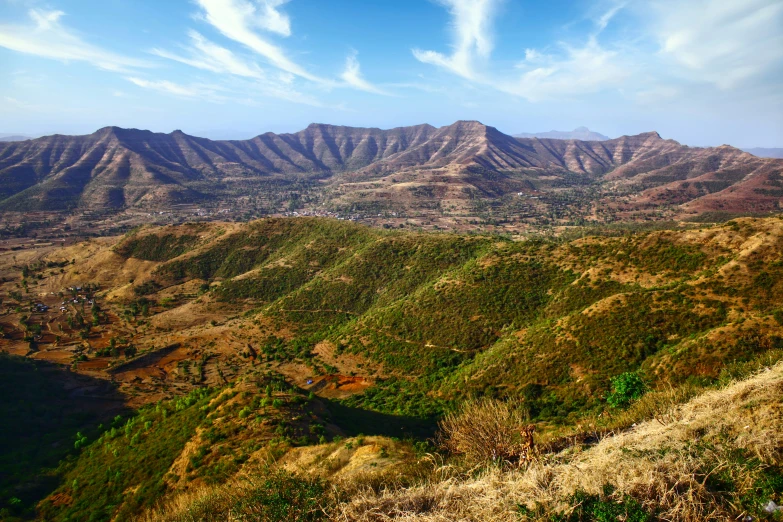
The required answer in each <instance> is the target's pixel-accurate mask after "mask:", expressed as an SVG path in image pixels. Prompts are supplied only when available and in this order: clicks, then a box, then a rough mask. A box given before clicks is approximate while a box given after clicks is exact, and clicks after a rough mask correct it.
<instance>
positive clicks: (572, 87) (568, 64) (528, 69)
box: [497, 39, 632, 102]
mask: <svg viewBox="0 0 783 522" xmlns="http://www.w3.org/2000/svg"><path fill="white" fill-rule="evenodd" d="M563 48H564V50H565V56H562V57H553V56H548V55H542V54H540V53H537V52H535V53H534V54H533V58H534V59H532V60H531V59H530V58H529V56H530V53H526V58H528V59H527V60H526V63H522V64H520V65H519V66H518V68H521V69H523V70H524V72H523V73H522V76H521V77H520V78H519V79H517V80H512V81H503V82H499V83H498V84H497V87H498V88H499V89H501V90H503V91H505V92H508V93H510V94H514V95H517V96H521V97H523V98H525V99H527V100H529V101H533V102H536V101H542V100H548V99H557V98H568V97H572V96H578V95H582V94H588V93H594V92H598V91H601V90H604V89H607V88H617V87H619V86H620V85H621V84H622V82H623V81H624V80H625V79H626V78H628V77H629V76H630V75H631V72H632V68H631V65H630V64H628V63H625V62H624V58H623V57H622V56H620V55H619V53H618V52H616V51H610V50H607V49H604V48H603V47H601V46H600V45H599V44H598V43H597V42H596V41H595V40H594V39H590V41H589V42H588V43H587V44H586V45H585V46H583V47H578V48H573V47H569V46H563ZM527 62H530V63H527Z"/></svg>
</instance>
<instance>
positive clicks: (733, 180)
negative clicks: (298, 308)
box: [0, 121, 783, 212]
mask: <svg viewBox="0 0 783 522" xmlns="http://www.w3.org/2000/svg"><path fill="white" fill-rule="evenodd" d="M437 169H448V171H449V172H450V173H451V174H450V175H449V177H447V178H443V180H441V181H437V180H436V181H437V183H439V185H438V187H439V188H438V187H436V188H437V189H438V190H435V191H434V192H433V193H434V194H435V195H436V196H437V194H441V193H442V194H447V193H449V194H451V193H454V190H451V189H450V188H449V187H450V185H449V184H450V183H452V182H456V183H458V185H459V186H455V187H453V188H454V189H455V190H456V191H457V193H462V192H464V193H465V194H467V193H471V194H474V195H475V194H480V195H481V197H486V198H495V197H499V196H502V195H503V194H507V193H510V192H511V193H513V192H516V191H519V190H522V189H524V188H525V187H528V186H529V185H530V183H531V182H534V181H535V180H536V179H539V178H541V179H543V178H546V179H548V180H552V179H554V180H557V179H558V178H562V179H564V180H567V184H570V185H573V184H574V183H578V184H579V183H581V184H593V185H595V184H597V185H599V186H600V187H601V188H602V192H603V194H604V195H611V194H612V193H620V192H622V193H624V194H634V195H635V196H634V198H635V199H634V200H633V201H632V202H631V203H629V205H630V206H631V207H634V206H637V207H639V208H651V207H656V206H660V205H667V206H671V205H685V206H684V207H683V210H684V211H688V212H700V211H704V210H718V209H721V210H730V211H754V210H756V211H765V210H770V209H775V208H777V207H778V206H779V202H780V200H781V198H783V193H782V192H781V187H780V186H779V184H780V175H781V172H783V161H781V160H775V159H763V158H757V157H755V156H752V155H750V154H747V153H744V152H742V151H740V150H739V149H735V148H732V147H728V146H723V147H717V148H707V149H701V148H690V147H686V146H683V145H680V144H679V143H677V142H676V141H673V140H664V139H662V138H661V137H660V136H659V135H658V134H657V133H655V132H650V133H645V134H639V135H636V136H623V137H621V138H617V139H613V140H607V141H578V140H568V141H565V140H556V139H539V138H530V139H528V138H513V137H511V136H508V135H506V134H503V133H502V132H500V131H498V130H497V129H495V128H494V127H489V126H486V125H483V124H482V123H480V122H477V121H458V122H456V123H454V124H452V125H448V126H445V127H441V128H439V129H436V128H434V127H432V126H430V125H417V126H412V127H399V128H395V129H389V130H382V129H377V128H354V127H341V126H334V125H325V124H312V125H310V126H309V127H307V128H306V129H304V130H302V131H300V132H297V133H293V134H273V133H266V134H262V135H259V136H256V137H255V138H252V139H250V140H238V141H212V140H208V139H205V138H198V137H194V136H189V135H187V134H185V133H183V132H181V131H175V132H173V133H170V134H162V133H153V132H150V131H143V130H136V129H120V128H117V127H106V128H104V129H100V130H99V131H97V132H95V133H93V134H90V135H86V136H62V135H55V136H47V137H43V138H39V139H35V140H28V141H24V142H13V143H7V144H0V209H5V210H57V209H69V208H106V207H110V208H123V207H136V206H144V205H166V204H171V203H177V202H197V201H221V200H228V199H231V198H233V197H236V194H237V189H236V187H238V186H239V187H241V189H240V193H244V194H248V193H255V192H261V191H263V190H268V185H263V183H265V182H267V183H272V182H273V183H277V184H278V185H277V186H287V184H290V183H292V182H294V181H296V180H301V179H305V180H310V181H313V182H314V181H315V180H322V181H323V180H326V181H327V182H328V183H329V184H330V185H332V186H333V187H339V189H340V190H339V191H338V192H339V193H340V194H342V195H343V196H345V195H346V194H349V193H350V192H352V191H354V190H358V189H360V188H361V189H362V190H364V189H366V187H363V186H360V185H357V186H353V185H352V184H353V183H357V182H358V183H362V182H370V181H373V180H376V179H378V178H380V177H383V176H384V175H388V174H391V173H397V172H408V174H409V176H408V177H407V178H406V180H407V181H406V182H410V181H412V182H414V183H430V181H428V179H422V178H421V172H431V173H432V172H435V171H436V170H437ZM335 174H341V175H340V176H335ZM433 175H437V176H441V175H442V173H435V174H433ZM425 178H426V175H425ZM265 180H266V181H265ZM556 184H557V183H555V185H556ZM441 185H442V186H441ZM550 185H551V183H550ZM561 185H562V184H561ZM539 188H540V187H539ZM474 189H475V190H474ZM384 190H385V189H384ZM542 190H546V188H544V189H542ZM349 195H350V194H349ZM457 195H459V194H457ZM357 197H359V198H361V197H362V196H361V195H359V196H357ZM464 197H467V196H464ZM348 199H356V198H350V197H349V198H348ZM686 204H687V205H686Z"/></svg>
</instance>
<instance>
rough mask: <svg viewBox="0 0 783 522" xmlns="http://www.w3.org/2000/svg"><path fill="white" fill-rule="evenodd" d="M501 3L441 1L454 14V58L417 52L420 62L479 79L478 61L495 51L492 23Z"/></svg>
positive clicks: (419, 50)
mask: <svg viewBox="0 0 783 522" xmlns="http://www.w3.org/2000/svg"><path fill="white" fill-rule="evenodd" d="M500 2H501V0H440V3H441V4H443V5H444V6H445V7H446V8H447V9H448V10H449V13H450V14H451V17H452V26H453V27H452V29H453V32H454V37H453V38H454V43H453V47H454V50H453V51H452V53H451V54H450V55H445V54H443V53H439V52H437V51H423V50H421V49H414V50H413V55H414V56H415V57H416V59H417V60H419V61H420V62H424V63H429V64H432V65H436V66H438V67H442V68H444V69H448V70H450V71H451V72H453V73H455V74H458V75H459V76H462V77H463V78H468V79H475V78H476V76H477V75H476V71H475V66H476V59H477V58H481V59H487V58H489V55H490V53H491V52H492V47H493V34H492V21H493V18H494V16H495V13H496V12H497V8H498V6H499V5H500Z"/></svg>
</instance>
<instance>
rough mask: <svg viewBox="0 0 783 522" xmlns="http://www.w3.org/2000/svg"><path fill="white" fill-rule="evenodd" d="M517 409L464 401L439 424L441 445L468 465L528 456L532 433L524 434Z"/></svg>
mask: <svg viewBox="0 0 783 522" xmlns="http://www.w3.org/2000/svg"><path fill="white" fill-rule="evenodd" d="M525 421H526V417H525V414H524V411H523V410H522V408H520V407H516V406H515V405H513V404H509V403H507V402H498V401H493V400H488V399H481V400H477V401H470V402H467V403H466V404H465V405H464V406H463V407H462V409H461V410H460V411H459V412H457V413H450V414H448V415H446V416H445V417H444V418H443V420H441V422H440V433H441V436H440V442H441V445H442V446H443V447H444V448H445V449H446V450H447V451H449V452H450V453H453V454H456V455H462V456H464V458H465V460H466V461H467V463H468V464H470V465H476V464H481V463H484V462H488V461H489V462H494V463H500V462H503V461H517V460H519V459H520V458H523V457H527V451H528V450H530V449H531V446H532V431H531V432H530V433H529V434H527V433H526V424H527V423H526V422H525Z"/></svg>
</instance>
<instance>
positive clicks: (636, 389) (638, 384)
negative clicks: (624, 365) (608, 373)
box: [606, 372, 647, 408]
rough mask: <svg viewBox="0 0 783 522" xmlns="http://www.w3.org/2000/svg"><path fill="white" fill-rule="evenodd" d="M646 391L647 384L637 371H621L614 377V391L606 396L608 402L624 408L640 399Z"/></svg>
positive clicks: (615, 406)
mask: <svg viewBox="0 0 783 522" xmlns="http://www.w3.org/2000/svg"><path fill="white" fill-rule="evenodd" d="M646 391H647V385H646V384H645V383H644V381H643V380H642V378H641V377H639V375H638V374H637V373H634V372H625V373H621V374H620V375H618V376H617V377H614V378H612V393H610V394H609V395H608V396H607V397H606V402H608V403H609V405H610V406H612V407H614V408H624V407H626V406H628V405H629V404H631V403H632V402H633V401H635V400H637V399H639V398H640V397H641V396H642V395H644V393H645V392H646Z"/></svg>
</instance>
